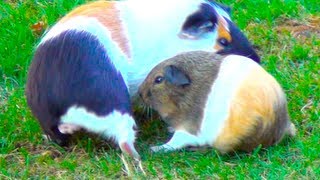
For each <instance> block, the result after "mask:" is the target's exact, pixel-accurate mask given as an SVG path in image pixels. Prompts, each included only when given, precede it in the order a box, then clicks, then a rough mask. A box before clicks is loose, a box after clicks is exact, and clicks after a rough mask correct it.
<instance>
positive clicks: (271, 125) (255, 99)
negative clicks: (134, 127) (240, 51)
mask: <svg viewBox="0 0 320 180" xmlns="http://www.w3.org/2000/svg"><path fill="white" fill-rule="evenodd" d="M139 94H140V96H141V97H142V99H143V101H144V102H145V103H146V104H147V105H149V106H151V107H152V108H153V109H155V110H156V111H158V112H159V114H160V115H161V117H162V118H163V120H164V121H165V122H166V123H168V124H169V125H170V126H171V127H173V128H174V130H175V131H174V134H173V137H172V138H171V139H170V140H169V142H167V143H166V144H164V145H162V146H155V147H152V150H153V151H159V150H165V151H170V150H176V149H180V148H183V147H186V146H204V145H210V146H213V147H214V148H216V149H217V150H219V151H220V152H222V153H226V152H230V151H234V150H243V151H252V150H253V149H254V148H256V147H257V146H258V145H260V144H261V145H262V146H263V147H267V146H270V145H273V144H276V143H277V142H279V141H280V140H281V138H282V137H283V136H284V135H285V134H289V135H292V136H293V135H294V134H295V126H294V124H292V123H291V122H290V120H289V115H288V111H287V102H286V97H285V94H284V92H283V90H282V88H281V87H280V85H279V84H278V83H277V81H276V80H275V79H274V78H273V77H272V76H271V75H270V74H269V73H267V72H266V71H265V70H264V69H263V68H262V67H261V66H259V65H258V64H257V63H256V62H254V61H252V60H250V59H248V58H246V57H244V56H239V55H228V56H221V55H217V54H214V53H210V52H204V51H194V52H187V53H182V54H180V55H177V56H175V57H173V58H170V59H168V60H166V61H164V62H162V63H160V64H159V65H157V66H156V67H155V68H154V69H153V70H152V71H151V72H150V74H149V75H148V76H147V78H146V80H145V81H144V82H143V83H142V85H141V86H140V88H139Z"/></svg>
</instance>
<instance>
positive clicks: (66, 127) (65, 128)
mask: <svg viewBox="0 0 320 180" xmlns="http://www.w3.org/2000/svg"><path fill="white" fill-rule="evenodd" d="M58 129H59V131H60V132H61V133H62V134H73V133H74V132H76V131H78V130H80V129H81V127H80V126H77V125H75V124H68V123H63V124H60V125H59V126H58Z"/></svg>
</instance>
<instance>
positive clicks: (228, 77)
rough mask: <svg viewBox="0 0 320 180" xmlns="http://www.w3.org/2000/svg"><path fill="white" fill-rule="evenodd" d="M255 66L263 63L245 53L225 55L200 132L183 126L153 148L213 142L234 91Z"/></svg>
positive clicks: (223, 121)
mask: <svg viewBox="0 0 320 180" xmlns="http://www.w3.org/2000/svg"><path fill="white" fill-rule="evenodd" d="M254 68H261V67H260V66H259V65H258V64H257V63H255V62H254V61H252V60H250V59H249V58H246V57H244V56H238V55H229V56H227V57H225V59H224V60H223V62H222V63H221V66H220V70H219V74H218V76H217V78H216V80H215V82H214V83H213V85H212V87H211V92H210V93H209V95H208V99H207V103H206V106H205V108H204V109H205V110H204V117H203V121H202V124H201V128H200V132H199V133H198V134H197V135H192V134H190V133H188V132H186V131H185V130H183V129H178V130H177V129H176V131H175V133H174V135H173V137H172V138H171V139H170V140H169V142H167V143H166V144H164V145H161V146H156V147H152V148H151V150H152V151H155V152H156V151H159V150H164V151H170V150H175V149H180V148H182V147H185V146H188V145H191V146H203V145H213V143H214V141H215V140H216V138H217V137H218V135H219V134H220V133H221V131H222V129H223V127H224V125H225V123H226V120H227V118H228V115H229V108H230V102H231V100H232V99H233V97H234V94H235V92H236V91H237V90H238V88H239V85H240V83H241V82H242V81H243V80H244V79H245V78H246V77H247V76H248V74H249V73H250V71H252V70H253V69H254Z"/></svg>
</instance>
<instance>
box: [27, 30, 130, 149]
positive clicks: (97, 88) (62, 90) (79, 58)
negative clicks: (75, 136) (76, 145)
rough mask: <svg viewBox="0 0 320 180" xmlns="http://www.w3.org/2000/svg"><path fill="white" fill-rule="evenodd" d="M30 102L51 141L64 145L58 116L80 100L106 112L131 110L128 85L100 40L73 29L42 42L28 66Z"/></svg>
mask: <svg viewBox="0 0 320 180" xmlns="http://www.w3.org/2000/svg"><path fill="white" fill-rule="evenodd" d="M26 96H27V101H28V105H29V106H30V108H31V110H32V112H33V114H34V115H35V117H36V118H37V119H38V120H39V122H40V124H41V127H42V128H43V130H44V132H45V133H46V134H47V135H49V136H50V138H51V139H52V140H54V141H55V142H57V143H59V144H60V145H64V144H66V143H67V141H68V136H67V135H64V134H61V133H60V132H59V130H58V129H57V126H58V124H59V121H60V117H61V116H62V115H63V114H65V113H66V111H67V110H68V108H70V107H71V106H74V105H77V106H81V107H85V108H86V109H87V110H88V111H91V112H94V113H95V114H97V115H99V116H104V115H107V114H109V113H110V112H112V111H113V110H118V111H120V112H122V113H129V114H131V107H130V99H129V93H128V89H127V87H126V85H125V83H124V80H123V77H122V76H121V74H120V72H118V71H117V70H116V69H115V67H114V65H113V64H112V62H111V60H110V59H109V57H108V55H107V52H106V50H105V48H104V47H103V45H102V44H100V42H99V41H98V39H97V38H96V37H94V36H92V35H91V34H89V33H86V32H77V31H74V30H69V31H66V32H63V33H61V34H60V35H58V36H57V37H55V38H53V39H52V40H49V41H46V42H44V44H41V45H40V46H39V47H38V48H37V50H36V52H35V55H34V59H33V61H32V64H31V66H30V69H29V74H28V82H27V87H26Z"/></svg>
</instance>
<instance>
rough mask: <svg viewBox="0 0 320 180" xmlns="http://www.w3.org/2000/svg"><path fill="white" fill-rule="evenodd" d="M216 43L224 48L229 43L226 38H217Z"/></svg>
mask: <svg viewBox="0 0 320 180" xmlns="http://www.w3.org/2000/svg"><path fill="white" fill-rule="evenodd" d="M218 42H219V44H220V45H221V46H224V47H226V46H228V45H229V41H228V40H227V39H226V38H219V39H218Z"/></svg>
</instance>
